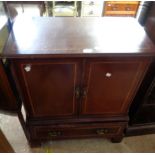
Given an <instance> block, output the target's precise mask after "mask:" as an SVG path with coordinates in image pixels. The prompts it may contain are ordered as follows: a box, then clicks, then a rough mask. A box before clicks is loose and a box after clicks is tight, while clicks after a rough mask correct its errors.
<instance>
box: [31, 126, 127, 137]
mask: <svg viewBox="0 0 155 155" xmlns="http://www.w3.org/2000/svg"><path fill="white" fill-rule="evenodd" d="M124 127H125V125H124V124H120V123H119V124H109V123H106V124H90V125H61V126H35V127H31V135H32V137H33V139H38V138H39V139H67V138H80V137H111V136H114V135H118V134H119V133H120V132H122V130H123V129H124Z"/></svg>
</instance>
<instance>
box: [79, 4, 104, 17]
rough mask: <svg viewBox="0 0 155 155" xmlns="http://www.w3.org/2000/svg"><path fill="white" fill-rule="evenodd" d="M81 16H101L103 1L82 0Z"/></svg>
mask: <svg viewBox="0 0 155 155" xmlns="http://www.w3.org/2000/svg"><path fill="white" fill-rule="evenodd" d="M81 5H82V6H81V17H101V16H102V10H103V1H82V2H81Z"/></svg>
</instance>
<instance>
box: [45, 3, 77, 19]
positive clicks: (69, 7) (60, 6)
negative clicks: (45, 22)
mask: <svg viewBox="0 0 155 155" xmlns="http://www.w3.org/2000/svg"><path fill="white" fill-rule="evenodd" d="M77 3H78V2H77V1H47V2H45V5H46V12H47V16H54V17H63V16H64V17H76V16H78V10H77V7H78V6H77Z"/></svg>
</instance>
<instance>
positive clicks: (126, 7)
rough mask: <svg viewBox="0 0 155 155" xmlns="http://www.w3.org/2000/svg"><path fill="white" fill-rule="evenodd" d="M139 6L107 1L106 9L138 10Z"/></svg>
mask: <svg viewBox="0 0 155 155" xmlns="http://www.w3.org/2000/svg"><path fill="white" fill-rule="evenodd" d="M137 8H138V5H137V4H117V3H116V4H111V3H106V5H105V11H136V10H137Z"/></svg>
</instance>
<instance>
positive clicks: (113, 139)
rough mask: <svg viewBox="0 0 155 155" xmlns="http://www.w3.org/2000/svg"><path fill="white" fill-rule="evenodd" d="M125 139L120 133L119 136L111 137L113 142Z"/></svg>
mask: <svg viewBox="0 0 155 155" xmlns="http://www.w3.org/2000/svg"><path fill="white" fill-rule="evenodd" d="M122 139H123V135H119V136H115V137H113V138H111V142H112V143H120V142H121V141H122Z"/></svg>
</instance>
